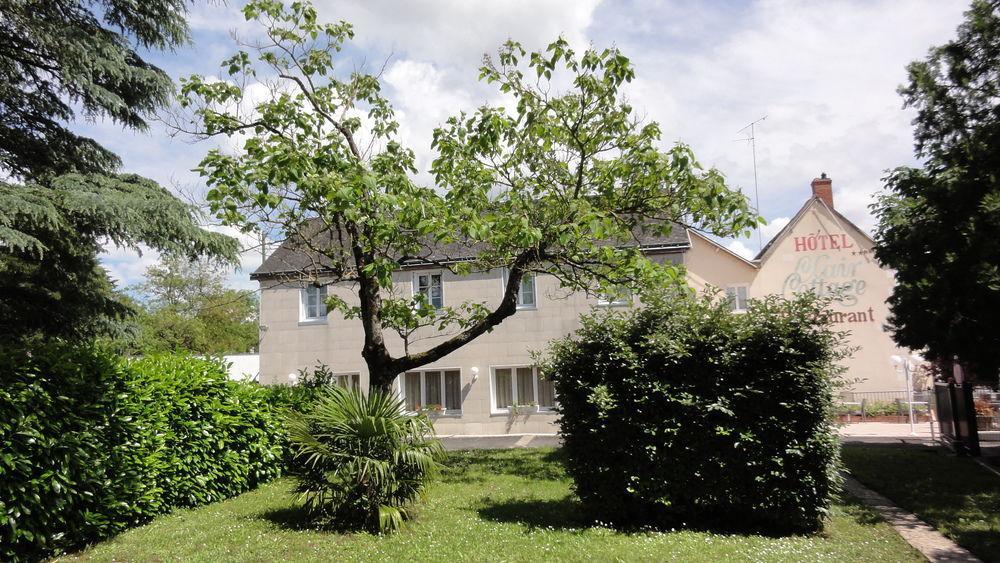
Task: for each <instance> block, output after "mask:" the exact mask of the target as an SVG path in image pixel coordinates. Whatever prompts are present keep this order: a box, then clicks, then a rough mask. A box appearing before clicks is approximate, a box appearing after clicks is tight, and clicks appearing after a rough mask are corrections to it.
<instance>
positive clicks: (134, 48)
mask: <svg viewBox="0 0 1000 563" xmlns="http://www.w3.org/2000/svg"><path fill="white" fill-rule="evenodd" d="M0 4H2V12H3V17H2V18H0V81H2V83H3V85H4V87H3V88H2V89H0V176H2V177H3V178H4V181H2V182H0V284H2V287H0V339H2V340H22V339H25V338H30V337H34V336H37V335H42V336H49V337H62V338H87V337H90V336H93V335H95V334H102V333H107V332H109V331H111V330H112V329H113V328H115V327H116V326H117V322H118V321H119V320H121V319H122V318H123V317H124V316H125V315H127V314H129V313H130V308H129V307H128V306H127V305H126V304H124V303H122V302H121V301H119V300H118V299H117V298H116V297H115V295H114V293H113V286H112V284H111V282H110V281H109V280H108V278H107V275H106V274H105V272H104V271H103V270H102V269H101V267H100V265H99V263H98V259H97V255H98V253H99V252H100V250H101V249H102V247H103V245H104V244H106V243H109V242H110V243H115V244H118V245H120V246H125V247H129V248H133V249H140V248H142V247H148V248H152V249H155V250H158V251H161V252H178V253H181V254H184V255H188V256H199V255H204V256H212V257H216V258H222V259H226V260H232V259H234V258H235V254H236V243H235V241H233V240H231V239H229V238H228V237H225V236H222V235H219V234H214V233H208V232H206V231H203V230H202V229H200V228H199V226H198V224H197V220H196V219H197V217H196V215H195V210H194V209H192V208H191V207H189V206H187V205H185V204H183V203H182V202H180V201H179V200H178V199H177V198H175V197H174V196H173V195H171V194H170V192H169V191H167V190H165V189H163V188H162V187H160V186H158V185H157V184H156V183H155V182H152V181H151V180H147V179H145V178H141V177H138V176H135V175H130V174H118V173H117V169H118V167H119V165H120V160H119V158H118V157H117V156H116V155H114V154H113V153H111V152H110V151H108V150H107V149H106V148H104V147H102V146H101V145H100V144H98V143H97V142H96V141H94V140H93V139H88V138H85V137H82V136H80V135H78V134H76V133H74V132H72V131H71V130H70V126H71V123H72V122H73V121H74V120H75V119H76V118H77V117H79V116H83V117H86V118H88V119H102V118H105V119H110V120H112V121H114V122H116V123H119V124H121V125H122V126H124V127H126V128H130V129H137V130H143V129H145V128H146V127H147V119H148V118H149V116H150V115H151V114H152V112H153V111H155V110H156V109H157V108H159V107H161V106H162V105H163V104H164V103H165V102H166V101H167V100H168V99H169V97H170V94H171V93H172V92H173V84H172V82H171V80H170V78H169V77H168V76H167V75H166V74H165V73H164V72H163V71H161V70H160V69H158V68H156V67H155V66H153V65H151V64H150V63H149V62H147V61H146V60H144V59H143V58H142V56H141V55H140V54H139V50H140V49H143V48H146V49H168V48H172V47H175V46H177V45H180V44H182V43H183V42H184V41H186V39H187V24H186V22H185V20H184V16H185V12H186V2H184V0H151V1H144V2H123V1H119V0H50V1H45V2H18V1H5V2H2V3H0Z"/></svg>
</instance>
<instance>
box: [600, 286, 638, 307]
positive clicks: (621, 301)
mask: <svg viewBox="0 0 1000 563" xmlns="http://www.w3.org/2000/svg"><path fill="white" fill-rule="evenodd" d="M621 289H622V293H619V294H618V295H617V296H616V297H615V298H614V299H610V297H611V296H610V295H606V294H604V293H598V294H597V306H598V307H631V306H632V290H631V289H628V288H621Z"/></svg>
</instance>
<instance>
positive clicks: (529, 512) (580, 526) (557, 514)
mask: <svg viewBox="0 0 1000 563" xmlns="http://www.w3.org/2000/svg"><path fill="white" fill-rule="evenodd" d="M837 504H838V505H839V507H840V512H841V513H842V514H843V515H844V516H845V517H847V518H850V519H852V520H854V521H855V522H856V523H858V524H860V525H862V526H875V525H878V524H881V523H882V522H883V520H882V519H881V518H880V517H879V515H878V514H877V513H876V512H875V511H873V510H872V509H870V508H869V507H867V506H865V505H864V504H862V503H861V502H859V501H857V500H855V499H854V498H853V497H846V498H844V499H843V500H842V501H841V502H839V503H837ZM476 512H477V513H478V514H479V517H480V518H482V519H484V520H490V521H493V522H500V523H514V524H522V525H524V526H527V527H529V528H531V529H548V530H566V531H583V530H586V529H588V528H605V529H611V530H614V531H616V532H618V533H621V534H626V535H631V534H636V533H645V532H651V531H665V530H673V529H674V528H677V529H683V530H686V531H691V532H708V533H713V534H718V535H721V536H732V537H748V536H763V537H771V538H782V537H815V536H823V535H826V533H827V529H826V528H825V527H823V528H820V529H818V530H815V531H811V532H809V531H800V532H792V531H788V532H769V531H768V530H766V529H744V528H733V527H726V526H718V525H715V526H713V525H709V524H705V525H685V524H681V523H675V524H673V525H670V524H664V525H661V526H612V525H608V524H601V523H598V522H595V521H594V520H593V519H592V518H589V517H588V516H587V515H586V511H585V510H584V507H583V504H582V503H581V502H580V501H579V500H578V499H577V498H576V497H575V496H573V495H567V496H565V497H563V498H561V499H532V498H518V499H507V500H501V501H494V500H492V499H490V498H489V497H486V498H483V499H482V500H481V506H480V507H479V508H478V509H477V510H476Z"/></svg>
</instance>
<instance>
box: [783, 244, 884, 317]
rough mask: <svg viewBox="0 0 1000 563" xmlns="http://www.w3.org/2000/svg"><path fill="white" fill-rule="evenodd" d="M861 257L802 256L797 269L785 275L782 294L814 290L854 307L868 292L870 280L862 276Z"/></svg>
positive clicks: (819, 294)
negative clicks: (860, 271)
mask: <svg viewBox="0 0 1000 563" xmlns="http://www.w3.org/2000/svg"><path fill="white" fill-rule="evenodd" d="M861 264H862V261H861V260H855V259H853V257H852V258H845V257H836V256H831V255H829V254H817V255H813V256H802V257H800V258H799V259H798V261H797V262H796V263H795V271H793V272H792V273H791V274H789V275H788V276H787V277H786V278H785V282H784V284H783V285H782V288H781V293H782V295H784V296H786V297H790V296H791V295H792V294H795V293H801V292H804V291H812V292H814V293H816V295H818V296H820V297H832V298H833V299H836V300H837V301H838V302H839V303H840V304H841V305H844V306H846V307H853V306H855V305H857V304H858V298H859V297H860V296H862V295H864V293H865V289H867V287H868V282H866V281H865V280H864V279H862V278H860V277H858V267H859V266H861Z"/></svg>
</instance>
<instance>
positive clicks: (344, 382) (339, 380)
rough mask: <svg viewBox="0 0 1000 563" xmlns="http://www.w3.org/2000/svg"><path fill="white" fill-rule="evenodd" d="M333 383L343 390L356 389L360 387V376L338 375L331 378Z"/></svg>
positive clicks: (354, 374) (355, 374) (350, 374)
mask: <svg viewBox="0 0 1000 563" xmlns="http://www.w3.org/2000/svg"><path fill="white" fill-rule="evenodd" d="M333 383H334V385H336V386H337V387H343V388H344V389H358V388H360V387H361V376H360V375H359V374H357V373H338V374H336V375H334V376H333Z"/></svg>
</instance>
